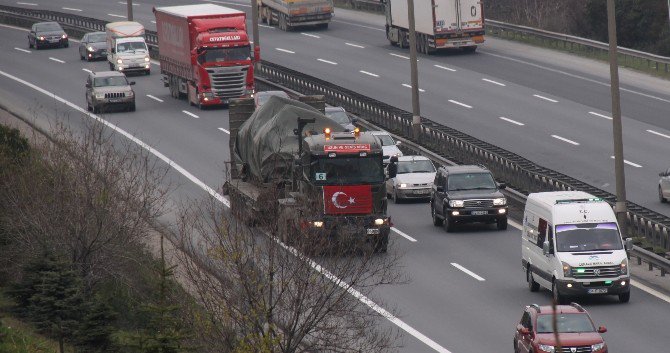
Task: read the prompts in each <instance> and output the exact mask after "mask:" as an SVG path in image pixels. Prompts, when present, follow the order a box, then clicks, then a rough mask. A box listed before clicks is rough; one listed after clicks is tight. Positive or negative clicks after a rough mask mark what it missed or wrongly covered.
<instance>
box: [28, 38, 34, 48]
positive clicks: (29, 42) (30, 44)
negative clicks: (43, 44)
mask: <svg viewBox="0 0 670 353" xmlns="http://www.w3.org/2000/svg"><path fill="white" fill-rule="evenodd" d="M32 48H33V42H31V41H30V39H28V49H32Z"/></svg>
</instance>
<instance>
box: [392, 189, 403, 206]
mask: <svg viewBox="0 0 670 353" xmlns="http://www.w3.org/2000/svg"><path fill="white" fill-rule="evenodd" d="M392 196H393V202H395V203H396V204H399V203H401V202H402V200H401V199H400V198H399V197H398V191H397V190H396V189H395V188H393V195H392Z"/></svg>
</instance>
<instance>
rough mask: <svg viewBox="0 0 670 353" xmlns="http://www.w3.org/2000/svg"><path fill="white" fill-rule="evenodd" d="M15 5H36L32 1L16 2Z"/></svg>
mask: <svg viewBox="0 0 670 353" xmlns="http://www.w3.org/2000/svg"><path fill="white" fill-rule="evenodd" d="M16 4H17V5H26V6H37V4H35V3H32V2H17V3H16Z"/></svg>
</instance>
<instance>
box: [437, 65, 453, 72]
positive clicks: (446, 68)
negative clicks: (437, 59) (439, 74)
mask: <svg viewBox="0 0 670 353" xmlns="http://www.w3.org/2000/svg"><path fill="white" fill-rule="evenodd" d="M433 66H435V67H436V68H438V69H442V70H447V71H451V72H456V70H455V69H452V68H449V67H446V66H442V65H433Z"/></svg>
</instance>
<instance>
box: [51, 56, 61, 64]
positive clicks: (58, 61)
mask: <svg viewBox="0 0 670 353" xmlns="http://www.w3.org/2000/svg"><path fill="white" fill-rule="evenodd" d="M49 60H53V61H55V62H57V63H61V64H65V61H63V60H61V59H56V58H52V57H49Z"/></svg>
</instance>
